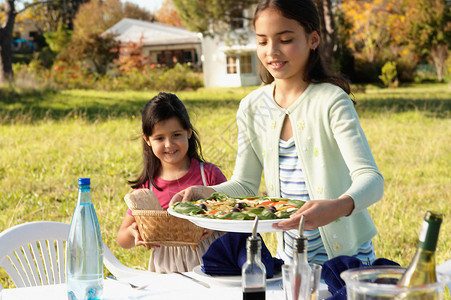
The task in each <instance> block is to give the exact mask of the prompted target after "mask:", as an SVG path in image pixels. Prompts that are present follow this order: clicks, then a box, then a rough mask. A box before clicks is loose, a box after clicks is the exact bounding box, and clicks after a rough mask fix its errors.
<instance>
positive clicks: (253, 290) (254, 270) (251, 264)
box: [241, 235, 266, 300]
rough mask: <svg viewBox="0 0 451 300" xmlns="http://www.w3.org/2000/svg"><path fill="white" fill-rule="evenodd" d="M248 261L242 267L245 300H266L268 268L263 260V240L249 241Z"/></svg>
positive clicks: (253, 239) (250, 239)
mask: <svg viewBox="0 0 451 300" xmlns="http://www.w3.org/2000/svg"><path fill="white" fill-rule="evenodd" d="M246 246H247V260H246V262H245V263H244V264H243V266H242V272H241V275H242V288H243V300H264V299H265V297H266V268H265V265H264V264H263V262H262V260H261V249H262V242H261V238H260V237H259V236H256V235H252V236H250V237H249V238H248V239H247V242H246Z"/></svg>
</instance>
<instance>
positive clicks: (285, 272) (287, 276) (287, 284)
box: [282, 264, 293, 300]
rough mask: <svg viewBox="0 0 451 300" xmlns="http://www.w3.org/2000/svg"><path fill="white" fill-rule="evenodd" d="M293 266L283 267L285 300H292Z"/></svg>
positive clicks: (286, 265)
mask: <svg viewBox="0 0 451 300" xmlns="http://www.w3.org/2000/svg"><path fill="white" fill-rule="evenodd" d="M290 278H291V265H288V264H283V265H282V282H283V291H284V294H285V300H292V298H293V297H292V295H291V294H292V291H291V280H290Z"/></svg>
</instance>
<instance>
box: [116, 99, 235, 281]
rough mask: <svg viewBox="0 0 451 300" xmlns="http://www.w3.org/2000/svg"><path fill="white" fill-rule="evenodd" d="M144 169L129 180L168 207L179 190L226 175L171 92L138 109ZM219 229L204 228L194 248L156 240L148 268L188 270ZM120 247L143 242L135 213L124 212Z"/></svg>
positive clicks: (216, 181)
mask: <svg viewBox="0 0 451 300" xmlns="http://www.w3.org/2000/svg"><path fill="white" fill-rule="evenodd" d="M142 137H143V166H144V168H143V170H142V172H141V175H140V176H139V177H138V178H137V179H136V180H132V181H130V182H129V183H130V184H131V187H132V188H134V189H139V188H148V189H150V190H152V191H153V192H154V193H155V194H156V196H157V198H158V201H159V202H160V205H161V206H162V207H163V208H164V209H167V208H168V206H169V201H170V200H171V198H172V196H174V195H175V194H176V193H177V192H180V191H181V190H183V189H185V188H187V187H189V186H192V185H215V184H219V183H221V182H224V181H226V180H227V179H226V177H225V176H224V174H222V172H221V171H220V170H219V168H218V167H217V166H215V165H214V164H211V163H207V162H205V160H204V159H203V157H202V150H201V145H200V142H199V138H198V134H197V132H196V130H195V129H194V128H193V126H192V124H191V122H190V119H189V115H188V112H187V111H186V108H185V106H184V105H183V103H182V102H181V101H180V100H179V99H178V98H177V96H176V95H174V94H168V93H159V94H158V95H157V96H156V97H154V98H153V99H152V100H150V101H149V102H148V103H147V104H146V106H145V107H144V109H143V111H142ZM219 235H220V233H219V232H213V233H211V232H209V233H207V234H204V238H203V240H202V241H201V242H200V243H199V246H198V247H197V248H196V250H192V248H191V247H190V246H181V247H166V246H161V247H159V246H155V247H153V249H152V252H151V256H150V262H149V270H150V271H153V272H158V273H171V272H176V271H179V272H187V271H191V270H192V269H193V268H194V267H195V266H197V265H199V264H201V261H202V260H201V257H202V254H203V253H204V252H205V251H206V250H207V248H208V246H209V245H210V244H211V242H213V240H214V239H216V238H217V237H218V236H219ZM117 240H118V243H119V245H120V246H121V247H123V248H126V249H128V248H132V247H134V246H140V245H144V244H143V241H142V239H141V236H140V234H139V232H138V228H137V225H136V222H135V218H134V217H133V216H132V214H131V211H130V210H128V212H127V213H126V215H125V217H124V220H123V222H122V225H121V227H120V229H119V232H118V235H117Z"/></svg>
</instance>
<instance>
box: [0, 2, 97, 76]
mask: <svg viewBox="0 0 451 300" xmlns="http://www.w3.org/2000/svg"><path fill="white" fill-rule="evenodd" d="M86 1H89V0H43V1H37V0H35V1H34V2H33V3H30V4H27V5H25V6H24V8H23V9H22V10H20V11H19V12H17V11H16V7H15V0H6V2H5V17H4V22H3V24H2V26H1V27H0V84H2V83H4V82H5V81H11V80H12V79H13V75H14V74H13V70H12V49H11V42H12V34H13V31H14V24H15V19H16V16H17V15H18V14H20V13H22V12H23V11H25V10H27V9H30V8H34V7H35V6H41V5H44V7H46V8H50V7H52V8H55V7H59V8H61V10H62V11H61V12H60V13H61V14H60V15H61V18H62V19H61V20H62V22H63V23H64V22H66V23H68V25H69V26H71V24H72V19H73V16H74V15H75V11H76V10H77V9H78V6H79V5H80V4H81V3H83V2H86ZM50 11H51V9H48V10H47V12H50ZM55 30H56V28H55Z"/></svg>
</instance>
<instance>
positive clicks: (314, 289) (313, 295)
mask: <svg viewBox="0 0 451 300" xmlns="http://www.w3.org/2000/svg"><path fill="white" fill-rule="evenodd" d="M309 265H310V267H311V268H312V275H311V276H312V277H311V281H310V294H309V300H317V299H318V295H319V285H320V280H321V270H322V267H321V265H318V264H313V263H311V264H309ZM292 277H293V272H292V267H291V265H288V264H284V265H282V280H283V290H284V293H285V299H286V300H298V299H294V298H293V289H292V286H291V283H292ZM299 300H305V299H299Z"/></svg>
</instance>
